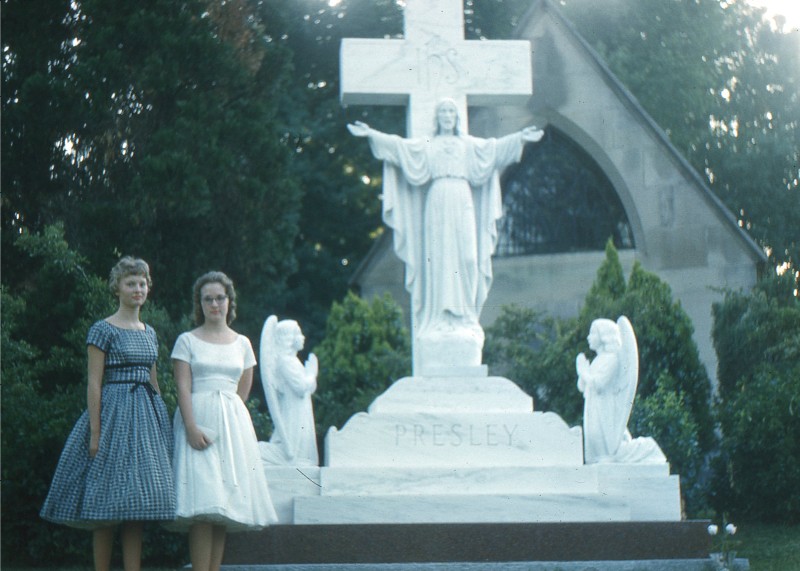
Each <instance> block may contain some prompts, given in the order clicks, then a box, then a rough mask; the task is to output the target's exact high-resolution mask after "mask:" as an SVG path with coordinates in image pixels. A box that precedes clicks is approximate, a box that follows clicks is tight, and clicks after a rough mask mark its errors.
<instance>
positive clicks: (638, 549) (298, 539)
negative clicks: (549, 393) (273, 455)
mask: <svg viewBox="0 0 800 571" xmlns="http://www.w3.org/2000/svg"><path fill="white" fill-rule="evenodd" d="M708 523H709V522H708V521H680V522H608V523H598V522H585V523H582V522H570V523H495V524H377V525H376V524H371V525H276V526H272V527H269V528H267V529H265V530H262V531H259V532H246V533H238V534H231V535H230V536H229V537H228V542H227V547H226V550H225V559H224V561H223V564H224V565H226V566H240V565H244V566H252V565H255V566H258V565H275V564H327V565H330V564H395V563H456V562H462V563H470V562H534V561H535V562H546V561H562V562H579V561H586V562H588V561H644V560H679V559H684V560H707V559H708V557H709V552H710V537H709V535H708V533H707V530H706V528H707V526H708ZM565 569H566V567H565Z"/></svg>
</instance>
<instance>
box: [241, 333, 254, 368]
mask: <svg viewBox="0 0 800 571" xmlns="http://www.w3.org/2000/svg"><path fill="white" fill-rule="evenodd" d="M239 339H240V340H241V343H242V350H243V352H244V368H245V369H249V368H250V367H255V366H256V355H255V353H253V346H252V345H251V344H250V339H248V338H247V337H245V336H244V335H240V336H239Z"/></svg>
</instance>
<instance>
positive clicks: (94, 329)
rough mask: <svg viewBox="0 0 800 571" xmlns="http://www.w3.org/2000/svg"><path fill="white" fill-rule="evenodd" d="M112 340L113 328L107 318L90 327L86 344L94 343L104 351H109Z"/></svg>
mask: <svg viewBox="0 0 800 571" xmlns="http://www.w3.org/2000/svg"><path fill="white" fill-rule="evenodd" d="M112 340H113V329H112V328H111V325H110V324H109V323H108V322H107V321H106V320H105V319H101V320H100V321H98V322H96V323H95V324H94V325H92V326H91V327H90V328H89V333H87V334H86V344H87V345H94V346H95V347H97V348H98V349H100V350H101V351H102V352H103V353H108V350H109V348H110V347H111V341H112Z"/></svg>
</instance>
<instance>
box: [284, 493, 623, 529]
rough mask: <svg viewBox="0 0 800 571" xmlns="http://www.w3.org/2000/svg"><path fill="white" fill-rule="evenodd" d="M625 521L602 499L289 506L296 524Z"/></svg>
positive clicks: (346, 501)
mask: <svg viewBox="0 0 800 571" xmlns="http://www.w3.org/2000/svg"><path fill="white" fill-rule="evenodd" d="M630 520H631V510H630V507H629V506H628V505H627V503H626V502H624V501H622V500H620V499H617V498H612V497H608V496H605V495H602V494H576V495H563V494H559V495H555V494H553V495H550V494H539V495H482V496H472V495H466V496H462V495H424V496H412V497H407V496H346V497H340V496H320V497H305V498H297V500H296V501H295V523H297V524H345V523H351V524H352V523H462V522H463V523H466V522H470V523H511V522H564V521H598V522H601V521H630Z"/></svg>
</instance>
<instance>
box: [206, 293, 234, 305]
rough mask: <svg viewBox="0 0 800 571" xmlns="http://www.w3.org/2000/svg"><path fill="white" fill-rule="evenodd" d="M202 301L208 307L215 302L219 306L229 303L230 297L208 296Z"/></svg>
mask: <svg viewBox="0 0 800 571" xmlns="http://www.w3.org/2000/svg"><path fill="white" fill-rule="evenodd" d="M201 301H202V302H203V303H204V304H206V305H211V304H213V303H214V302H215V301H216V302H217V305H222V304H223V303H225V302H226V301H228V296H227V295H218V296H216V297H211V296H206V297H204V298H203V299H202V300H201Z"/></svg>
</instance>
